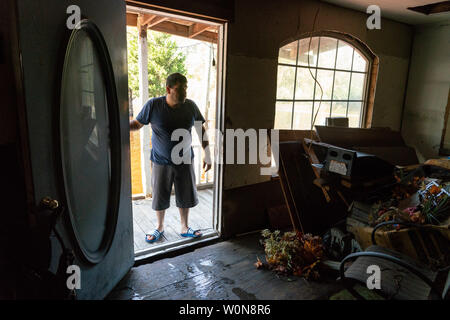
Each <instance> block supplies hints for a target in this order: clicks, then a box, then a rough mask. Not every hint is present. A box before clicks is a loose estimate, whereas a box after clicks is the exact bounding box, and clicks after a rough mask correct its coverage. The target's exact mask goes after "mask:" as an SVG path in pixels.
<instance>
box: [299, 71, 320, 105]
mask: <svg viewBox="0 0 450 320" xmlns="http://www.w3.org/2000/svg"><path fill="white" fill-rule="evenodd" d="M309 70H311V72H312V74H313V75H315V72H316V70H315V69H309V68H297V85H296V87H295V99H305V100H312V98H313V95H314V79H313V78H312V77H311V73H310V72H309Z"/></svg>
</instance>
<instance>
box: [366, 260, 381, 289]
mask: <svg viewBox="0 0 450 320" xmlns="http://www.w3.org/2000/svg"><path fill="white" fill-rule="evenodd" d="M366 272H367V274H370V276H369V277H368V278H367V281H366V285H367V289H370V290H373V289H381V269H380V267H379V266H377V265H376V264H372V265H370V266H368V267H367V270H366Z"/></svg>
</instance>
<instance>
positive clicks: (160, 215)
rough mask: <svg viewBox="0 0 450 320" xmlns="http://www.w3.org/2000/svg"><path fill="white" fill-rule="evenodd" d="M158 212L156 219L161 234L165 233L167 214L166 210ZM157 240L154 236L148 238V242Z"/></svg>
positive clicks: (150, 235)
mask: <svg viewBox="0 0 450 320" xmlns="http://www.w3.org/2000/svg"><path fill="white" fill-rule="evenodd" d="M155 212H156V219H157V220H158V226H157V227H156V229H157V230H158V231H159V232H162V231H164V215H165V213H166V210H157V211H155ZM153 239H155V236H154V235H152V234H149V235H148V236H147V240H153Z"/></svg>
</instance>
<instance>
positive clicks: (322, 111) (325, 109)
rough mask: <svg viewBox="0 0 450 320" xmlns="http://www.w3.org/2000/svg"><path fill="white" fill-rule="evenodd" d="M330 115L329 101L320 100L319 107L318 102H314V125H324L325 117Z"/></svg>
mask: <svg viewBox="0 0 450 320" xmlns="http://www.w3.org/2000/svg"><path fill="white" fill-rule="evenodd" d="M317 110H319V113H318V114H317V117H316V112H317ZM329 116H330V103H329V102H322V103H321V104H320V108H319V102H318V101H316V102H314V117H316V121H315V122H314V125H320V126H324V125H325V124H326V122H325V118H327V117H329Z"/></svg>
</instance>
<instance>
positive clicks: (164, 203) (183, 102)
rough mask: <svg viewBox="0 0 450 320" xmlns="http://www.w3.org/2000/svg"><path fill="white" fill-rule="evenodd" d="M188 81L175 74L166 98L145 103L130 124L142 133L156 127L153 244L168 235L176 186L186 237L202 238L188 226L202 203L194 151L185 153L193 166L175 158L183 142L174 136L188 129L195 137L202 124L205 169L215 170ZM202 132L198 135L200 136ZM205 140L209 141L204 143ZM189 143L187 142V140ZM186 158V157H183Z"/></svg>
mask: <svg viewBox="0 0 450 320" xmlns="http://www.w3.org/2000/svg"><path fill="white" fill-rule="evenodd" d="M186 90H187V79H186V77H185V76H183V75H182V74H180V73H173V74H171V75H169V76H168V77H167V80H166V95H165V96H162V97H157V98H152V99H150V100H148V101H147V103H145V105H144V106H143V107H142V110H141V112H140V113H139V114H138V116H137V117H136V119H133V120H131V121H130V130H139V129H140V128H142V127H143V126H144V125H146V124H149V123H150V124H151V128H152V150H151V155H150V160H151V163H152V209H153V210H155V211H156V217H157V220H158V226H157V228H156V229H155V230H154V231H153V232H152V233H150V234H147V235H146V236H145V241H147V242H149V243H153V242H156V241H158V240H159V239H160V238H161V236H162V235H163V233H164V215H165V211H166V209H167V208H169V207H170V193H171V191H172V185H174V186H175V198H176V205H177V207H178V209H179V211H180V220H181V233H180V235H181V236H182V237H193V238H198V237H201V236H202V233H201V232H200V230H193V229H192V228H190V227H189V225H188V217H189V208H192V207H195V206H196V205H197V204H198V198H197V190H196V183H195V173H194V168H193V165H192V158H193V157H194V152H193V150H192V147H191V145H190V142H191V140H192V139H190V140H189V141H188V142H189V146H188V148H183V149H182V151H181V152H189V153H190V157H189V155H187V158H188V159H190V160H191V161H187V162H189V163H184V162H182V163H181V164H175V163H174V162H173V159H172V157H171V155H172V149H173V147H174V146H176V145H177V144H178V143H179V142H178V141H172V133H173V132H174V131H175V130H177V129H185V130H186V131H187V132H188V133H189V137H191V136H190V135H191V129H192V127H193V126H194V121H201V123H202V133H201V136H200V137H199V138H200V141H202V147H203V150H204V152H205V160H204V161H203V168H204V170H205V172H206V171H208V170H209V169H210V168H211V161H210V154H209V146H208V141H207V139H202V137H204V135H205V134H206V130H205V127H204V125H203V123H204V122H205V119H204V118H203V116H202V114H201V112H200V110H199V109H198V107H197V105H196V104H195V102H194V101H192V100H190V99H186ZM199 133H200V132H197V134H199ZM204 140H205V141H204ZM183 142H184V143H186V141H183ZM182 156H183V157H182V158H183V159H186V158H185V156H186V154H182Z"/></svg>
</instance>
